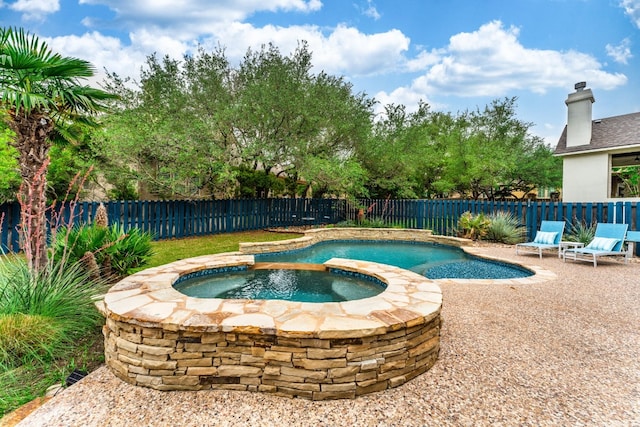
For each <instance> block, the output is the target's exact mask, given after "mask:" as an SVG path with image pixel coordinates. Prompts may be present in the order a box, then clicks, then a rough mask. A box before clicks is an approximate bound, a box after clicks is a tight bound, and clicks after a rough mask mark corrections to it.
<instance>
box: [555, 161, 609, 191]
mask: <svg viewBox="0 0 640 427" xmlns="http://www.w3.org/2000/svg"><path fill="white" fill-rule="evenodd" d="M563 160H564V161H563V171H562V172H563V173H562V200H563V201H564V202H604V201H607V200H609V199H610V197H609V196H610V186H611V184H610V182H611V176H610V175H611V173H610V172H611V170H610V167H609V155H608V154H607V153H593V154H584V155H577V156H565V157H564V159H563Z"/></svg>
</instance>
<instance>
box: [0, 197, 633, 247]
mask: <svg viewBox="0 0 640 427" xmlns="http://www.w3.org/2000/svg"><path fill="white" fill-rule="evenodd" d="M98 204H99V203H98V202H80V203H78V205H77V206H76V208H75V211H74V212H73V213H71V212H69V209H68V207H69V204H60V205H59V206H58V207H57V209H61V208H62V207H66V208H67V209H65V211H63V212H62V217H63V218H69V217H70V216H72V217H73V219H74V221H75V223H90V222H91V221H92V219H93V217H94V216H95V211H96V209H97V207H98ZM105 206H106V208H107V215H108V217H109V222H110V223H111V224H113V223H119V224H121V225H122V226H123V227H124V228H125V229H126V230H128V229H130V228H132V227H138V228H140V229H142V230H145V231H148V232H151V233H152V234H153V236H154V239H158V240H160V239H167V238H174V237H175V238H178V237H186V236H194V235H208V234H214V233H221V232H233V231H241V230H251V229H259V228H267V227H287V226H293V225H317V224H327V223H337V222H339V221H343V220H353V221H356V220H357V219H358V210H359V208H358V206H362V207H363V209H364V213H365V217H366V218H368V219H375V218H381V219H383V220H385V221H387V222H389V223H391V224H398V225H402V226H404V227H408V228H420V229H431V230H433V232H434V233H435V234H445V235H450V234H452V233H453V232H454V229H455V227H456V225H457V221H458V218H459V217H460V215H462V213H464V212H467V211H469V212H472V213H474V214H477V213H480V212H483V213H485V214H491V213H493V212H495V211H498V210H502V211H507V212H511V213H512V214H514V215H515V216H516V217H517V218H519V219H520V222H521V223H522V224H524V225H525V227H526V230H527V237H528V238H529V239H532V238H533V236H534V235H535V232H536V230H537V229H538V227H539V225H540V221H542V220H564V221H566V222H567V223H568V224H570V223H572V222H574V221H583V222H585V223H586V224H593V223H596V222H618V223H620V222H624V223H627V224H629V230H638V228H639V227H640V209H638V206H639V203H638V202H617V203H614V202H608V203H562V202H544V201H532V200H528V201H526V202H525V201H517V202H513V201H508V202H499V201H482V200H480V201H478V200H444V199H427V200H389V199H380V200H375V199H362V200H358V201H357V202H356V203H355V204H353V203H351V202H348V201H346V200H335V199H239V200H233V199H227V200H205V201H179V200H172V201H162V200H160V201H147V200H145V201H113V202H105ZM0 218H2V222H1V223H0V248H2V250H3V251H13V252H17V251H18V250H19V233H18V227H19V224H20V206H19V204H18V203H5V204H2V205H0ZM639 246H640V245H639ZM638 250H639V251H640V247H639V248H638Z"/></svg>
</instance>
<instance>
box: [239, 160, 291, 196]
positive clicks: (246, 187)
mask: <svg viewBox="0 0 640 427" xmlns="http://www.w3.org/2000/svg"><path fill="white" fill-rule="evenodd" d="M236 170H237V172H236V174H235V176H236V180H237V181H238V187H237V188H236V194H235V195H236V197H240V198H245V197H247V198H266V197H267V196H269V195H271V196H273V197H277V196H279V195H281V194H282V192H283V191H284V190H285V183H284V181H283V180H281V179H278V178H276V176H275V175H273V174H270V173H268V172H265V171H257V170H253V169H249V168H246V167H239V168H237V169H236Z"/></svg>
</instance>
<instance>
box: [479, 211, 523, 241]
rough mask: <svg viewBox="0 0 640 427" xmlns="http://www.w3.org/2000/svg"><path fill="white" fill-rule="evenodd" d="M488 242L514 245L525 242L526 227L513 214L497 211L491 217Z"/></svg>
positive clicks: (487, 236)
mask: <svg viewBox="0 0 640 427" xmlns="http://www.w3.org/2000/svg"><path fill="white" fill-rule="evenodd" d="M489 221H490V224H489V228H488V230H487V235H486V240H490V241H493V242H500V243H506V244H509V245H513V244H515V243H520V242H522V241H524V238H525V234H526V227H524V226H523V225H522V224H520V220H519V219H518V218H516V217H515V215H513V214H512V213H511V212H504V211H497V212H494V213H493V214H491V215H489Z"/></svg>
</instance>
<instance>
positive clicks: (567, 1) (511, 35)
mask: <svg viewBox="0 0 640 427" xmlns="http://www.w3.org/2000/svg"><path fill="white" fill-rule="evenodd" d="M0 25H1V26H20V27H24V28H26V29H27V30H29V31H31V32H33V33H36V34H38V35H39V36H40V37H43V38H44V39H46V40H47V41H48V42H49V43H50V45H51V46H52V48H53V49H54V50H56V51H58V52H60V53H62V54H65V55H70V56H76V57H80V58H83V59H86V60H89V61H91V62H92V63H93V64H94V65H95V66H96V68H97V69H98V70H103V69H105V68H106V69H107V70H109V71H112V72H116V73H118V74H120V75H122V76H133V77H137V76H139V70H140V67H141V66H142V65H143V63H144V61H145V58H146V56H147V55H149V54H151V53H153V52H157V53H158V54H168V55H170V56H172V57H174V58H179V57H181V56H182V55H183V54H185V53H192V52H194V50H195V49H196V48H197V46H198V45H202V46H204V47H205V48H207V49H213V48H214V47H216V46H218V45H220V46H223V47H225V49H226V53H227V56H228V57H229V59H231V60H232V61H240V60H241V58H242V56H243V55H244V53H245V52H246V50H247V48H249V47H251V48H254V49H255V48H259V47H260V46H261V45H262V44H266V43H269V42H273V43H274V44H275V45H277V46H278V47H279V48H280V51H281V52H282V53H283V54H289V53H290V52H292V51H293V50H294V49H295V48H296V46H297V43H298V41H299V40H306V41H307V42H308V44H309V47H310V50H311V51H312V52H313V64H314V66H315V68H316V69H315V71H320V70H324V71H327V72H329V73H331V74H335V75H342V76H344V77H345V78H346V79H347V80H349V81H350V82H352V83H353V85H354V90H355V91H356V92H366V93H367V94H368V95H369V96H371V97H375V98H376V99H377V100H378V101H380V103H381V105H384V104H386V103H396V104H404V105H406V106H407V107H408V108H409V110H412V109H414V108H415V106H416V105H417V103H418V101H419V100H423V101H425V102H427V103H428V104H429V105H431V107H432V109H434V110H437V111H450V112H454V113H455V112H458V111H464V110H474V109H475V108H477V107H480V108H482V107H484V105H486V104H487V103H489V102H491V101H492V100H493V99H498V98H503V97H512V96H516V97H518V110H517V112H518V116H519V118H520V119H522V120H524V121H527V122H531V123H534V124H535V126H534V127H533V128H532V131H533V133H535V134H536V135H539V136H541V137H543V138H544V139H545V141H546V142H547V143H548V144H550V145H552V146H555V144H556V142H557V139H558V137H559V135H560V133H561V131H562V128H563V126H564V125H565V123H566V114H567V113H566V106H565V104H564V100H565V99H566V97H567V94H569V93H570V92H573V90H574V89H573V85H574V83H576V82H578V81H586V82H587V86H588V87H589V88H591V89H592V90H593V93H594V96H595V99H596V102H595V104H594V105H593V115H594V118H604V117H610V116H616V115H620V114H627V113H633V112H638V111H640V0H182V1H181V0H0Z"/></svg>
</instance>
